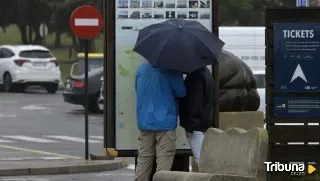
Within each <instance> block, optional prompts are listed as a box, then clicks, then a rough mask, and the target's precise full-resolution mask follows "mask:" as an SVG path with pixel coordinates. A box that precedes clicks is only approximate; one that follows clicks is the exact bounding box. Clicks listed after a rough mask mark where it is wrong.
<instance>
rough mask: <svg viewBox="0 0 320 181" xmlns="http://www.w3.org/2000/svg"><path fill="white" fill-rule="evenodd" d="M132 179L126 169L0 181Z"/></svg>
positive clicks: (103, 180)
mask: <svg viewBox="0 0 320 181" xmlns="http://www.w3.org/2000/svg"><path fill="white" fill-rule="evenodd" d="M133 179H134V171H133V170H130V169H128V168H123V169H119V170H114V171H107V172H99V173H89V174H67V175H41V176H19V177H0V181H73V180H76V181H132V180H133Z"/></svg>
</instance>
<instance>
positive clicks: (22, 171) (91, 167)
mask: <svg viewBox="0 0 320 181" xmlns="http://www.w3.org/2000/svg"><path fill="white" fill-rule="evenodd" d="M88 162H89V163H88ZM53 165H54V164H53ZM121 168H123V164H122V160H120V159H116V160H109V161H104V162H99V161H87V162H84V163H79V164H78V165H76V164H73V165H72V164H71V163H70V165H61V166H59V165H56V166H47V167H36V166H35V167H32V168H16V169H0V176H24V175H55V174H75V173H94V172H102V171H110V170H117V169H121Z"/></svg>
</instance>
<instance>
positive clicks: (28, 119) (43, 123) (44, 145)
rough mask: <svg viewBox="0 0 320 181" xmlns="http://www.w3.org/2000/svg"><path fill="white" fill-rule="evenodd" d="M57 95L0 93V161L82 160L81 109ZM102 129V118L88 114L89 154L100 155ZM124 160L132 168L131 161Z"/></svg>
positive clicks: (28, 92) (45, 93)
mask: <svg viewBox="0 0 320 181" xmlns="http://www.w3.org/2000/svg"><path fill="white" fill-rule="evenodd" d="M61 94H62V92H61V91H59V92H57V93H56V94H48V93H47V92H46V91H44V90H41V89H28V90H27V91H26V92H25V93H5V92H2V91H0V162H1V161H19V160H37V159H42V160H59V159H83V158H84V156H85V145H84V138H85V134H84V128H85V127H84V126H85V125H84V109H83V107H82V106H77V105H72V104H68V103H64V101H63V98H62V95H61ZM103 127H104V126H103V115H102V114H90V116H89V152H90V153H93V154H98V155H103V149H104V146H103V135H104V130H103ZM125 160H126V161H127V162H128V164H129V168H131V169H129V170H132V169H134V167H132V164H134V159H133V158H125ZM97 177H99V176H97ZM0 180H1V179H0Z"/></svg>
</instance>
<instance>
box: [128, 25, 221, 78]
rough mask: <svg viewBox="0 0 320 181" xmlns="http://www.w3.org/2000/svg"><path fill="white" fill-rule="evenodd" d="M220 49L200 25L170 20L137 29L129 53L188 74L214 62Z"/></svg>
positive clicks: (215, 38) (211, 35)
mask: <svg viewBox="0 0 320 181" xmlns="http://www.w3.org/2000/svg"><path fill="white" fill-rule="evenodd" d="M223 46H224V42H223V41H221V40H220V39H219V38H218V37H217V36H215V35H214V34H213V33H212V32H210V31H209V30H208V29H206V28H205V27H204V26H203V25H202V24H201V23H199V22H197V21H188V20H180V19H170V20H167V21H164V22H162V23H158V24H153V25H150V26H148V27H145V28H143V29H141V30H140V31H139V35H138V39H137V42H136V45H135V47H134V49H133V51H135V52H137V53H139V54H140V55H141V56H143V57H144V58H145V59H147V60H148V61H149V62H150V63H151V64H152V66H153V67H157V68H168V69H174V70H180V71H183V72H192V71H194V70H197V69H199V68H202V67H205V66H207V65H211V64H215V63H218V57H219V55H220V53H221V50H222V47H223Z"/></svg>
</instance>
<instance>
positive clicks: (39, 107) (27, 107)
mask: <svg viewBox="0 0 320 181" xmlns="http://www.w3.org/2000/svg"><path fill="white" fill-rule="evenodd" d="M22 109H23V110H48V109H50V108H46V107H43V106H39V105H36V104H31V105H27V106H23V107H22Z"/></svg>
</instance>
